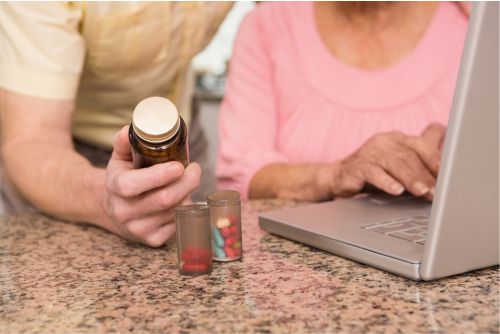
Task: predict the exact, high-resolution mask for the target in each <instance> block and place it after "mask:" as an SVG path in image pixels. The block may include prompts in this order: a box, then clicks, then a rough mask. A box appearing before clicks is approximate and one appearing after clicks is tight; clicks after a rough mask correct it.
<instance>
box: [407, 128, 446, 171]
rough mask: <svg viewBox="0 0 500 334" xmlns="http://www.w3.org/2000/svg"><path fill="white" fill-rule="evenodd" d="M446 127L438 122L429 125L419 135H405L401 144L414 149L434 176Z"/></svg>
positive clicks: (438, 165) (439, 159) (438, 164)
mask: <svg viewBox="0 0 500 334" xmlns="http://www.w3.org/2000/svg"><path fill="white" fill-rule="evenodd" d="M445 134H446V128H445V127H444V126H442V125H439V124H431V125H429V126H428V127H427V128H426V129H425V130H424V132H423V133H422V135H421V136H420V137H407V138H406V139H405V140H404V141H403V144H404V145H406V146H407V147H409V148H410V149H412V150H413V151H415V152H416V153H417V154H418V156H419V157H420V159H421V160H422V161H423V162H424V164H425V165H426V166H427V168H428V169H429V170H430V171H431V173H432V174H433V175H434V176H437V174H438V172H439V167H440V161H441V147H442V145H443V140H444V137H445Z"/></svg>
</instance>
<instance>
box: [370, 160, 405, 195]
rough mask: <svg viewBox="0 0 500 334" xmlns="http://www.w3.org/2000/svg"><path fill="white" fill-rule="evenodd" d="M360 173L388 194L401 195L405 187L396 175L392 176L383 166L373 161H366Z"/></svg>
mask: <svg viewBox="0 0 500 334" xmlns="http://www.w3.org/2000/svg"><path fill="white" fill-rule="evenodd" d="M360 173H361V176H362V177H363V179H364V180H365V181H366V182H367V183H369V184H371V185H373V186H375V187H377V188H379V189H381V190H383V191H385V192H386V193H388V194H391V195H394V196H397V195H401V194H402V193H403V192H404V190H405V188H404V186H403V185H402V184H401V183H400V182H398V181H397V180H396V179H395V178H394V177H392V176H391V175H390V174H389V173H387V171H386V170H385V169H384V168H382V167H381V166H379V165H377V164H373V163H365V164H362V165H361V166H360Z"/></svg>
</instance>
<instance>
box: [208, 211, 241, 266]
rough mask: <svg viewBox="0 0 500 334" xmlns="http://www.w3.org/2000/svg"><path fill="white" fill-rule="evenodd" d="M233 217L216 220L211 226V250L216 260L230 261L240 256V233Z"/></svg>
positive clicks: (236, 221)
mask: <svg viewBox="0 0 500 334" xmlns="http://www.w3.org/2000/svg"><path fill="white" fill-rule="evenodd" d="M237 223H238V219H237V218H236V216H234V215H229V216H228V217H226V218H219V219H217V221H216V223H215V225H212V241H213V242H212V250H213V253H214V256H215V258H216V259H218V260H225V259H227V260H230V259H233V258H238V257H240V255H241V233H240V229H239V227H238V224H237Z"/></svg>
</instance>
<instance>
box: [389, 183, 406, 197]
mask: <svg viewBox="0 0 500 334" xmlns="http://www.w3.org/2000/svg"><path fill="white" fill-rule="evenodd" d="M391 190H392V192H393V193H394V194H395V195H401V194H402V193H403V192H404V191H405V188H404V187H403V186H402V185H400V184H398V183H394V184H393V185H392V186H391Z"/></svg>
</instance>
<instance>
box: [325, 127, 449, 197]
mask: <svg viewBox="0 0 500 334" xmlns="http://www.w3.org/2000/svg"><path fill="white" fill-rule="evenodd" d="M444 134H445V128H444V127H443V126H441V125H437V124H432V125H430V126H429V127H427V129H425V131H424V132H423V133H422V135H421V136H418V137H412V136H407V135H404V134H402V133H400V132H390V133H383V134H378V135H376V136H374V137H372V138H371V139H370V140H368V141H367V142H366V143H365V144H364V145H363V146H362V147H361V148H359V149H358V150H357V151H356V152H354V153H353V154H351V155H350V156H349V157H347V158H346V159H345V160H343V161H340V162H338V163H335V164H333V167H332V166H328V165H325V166H323V168H322V170H320V173H319V180H318V181H319V182H318V184H319V185H321V184H328V185H329V191H330V193H331V194H332V196H333V197H336V196H341V197H345V196H352V195H354V194H356V193H358V192H360V191H361V190H362V189H363V187H364V186H365V185H366V184H370V185H372V186H375V187H377V188H379V189H381V190H383V191H385V192H386V193H388V194H392V195H400V194H402V193H403V192H404V191H405V190H406V191H408V192H410V193H411V194H413V195H415V196H419V197H425V198H426V199H428V200H432V198H433V195H434V189H435V186H436V177H437V173H438V170H439V161H440V158H441V145H442V141H443V138H444Z"/></svg>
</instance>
